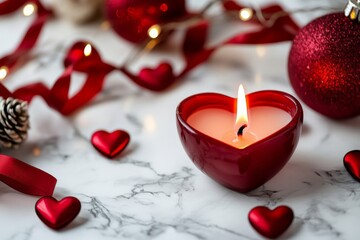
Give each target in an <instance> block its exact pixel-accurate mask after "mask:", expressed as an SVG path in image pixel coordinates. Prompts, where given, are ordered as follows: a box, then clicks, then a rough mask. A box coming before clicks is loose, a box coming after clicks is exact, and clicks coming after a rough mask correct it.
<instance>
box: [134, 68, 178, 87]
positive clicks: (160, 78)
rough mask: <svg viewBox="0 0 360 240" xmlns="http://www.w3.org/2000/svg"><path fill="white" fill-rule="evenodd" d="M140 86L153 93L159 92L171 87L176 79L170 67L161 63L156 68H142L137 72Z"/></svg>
mask: <svg viewBox="0 0 360 240" xmlns="http://www.w3.org/2000/svg"><path fill="white" fill-rule="evenodd" d="M139 78H140V80H141V81H142V83H141V85H142V86H143V87H146V88H148V89H151V90H154V91H161V90H163V89H165V88H167V87H168V86H169V85H171V84H172V83H173V82H174V80H175V79H176V78H175V76H174V73H173V69H172V66H171V65H170V64H169V63H167V62H163V63H160V64H159V65H158V66H157V67H156V68H143V69H142V70H141V71H140V72H139Z"/></svg>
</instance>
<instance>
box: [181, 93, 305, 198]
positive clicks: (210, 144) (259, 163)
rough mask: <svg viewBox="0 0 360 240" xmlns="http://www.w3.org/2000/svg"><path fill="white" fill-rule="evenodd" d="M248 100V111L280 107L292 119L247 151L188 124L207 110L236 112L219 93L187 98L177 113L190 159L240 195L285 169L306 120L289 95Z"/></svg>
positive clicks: (253, 95) (255, 95) (260, 95)
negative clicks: (189, 119) (200, 112)
mask: <svg viewBox="0 0 360 240" xmlns="http://www.w3.org/2000/svg"><path fill="white" fill-rule="evenodd" d="M247 99H248V107H249V108H252V107H258V106H270V107H275V108H279V109H282V110H284V111H286V112H287V113H289V115H290V116H291V120H290V122H289V123H288V124H287V125H286V126H284V127H282V128H281V129H279V130H277V131H276V132H274V133H272V134H271V135H269V136H267V137H265V138H263V139H261V140H259V141H257V142H255V143H253V144H251V145H249V146H247V147H245V148H244V149H238V148H235V147H233V146H231V145H229V144H226V143H224V142H222V141H220V140H217V139H214V138H212V137H210V136H207V135H206V134H204V133H202V132H200V131H198V130H196V129H194V128H193V127H191V126H190V125H189V124H188V123H187V119H188V118H189V116H191V115H192V114H193V113H195V112H196V111H198V110H201V109H204V108H220V109H224V110H227V111H229V112H234V106H235V104H236V103H235V102H236V99H234V98H231V97H228V96H225V95H221V94H217V93H203V94H198V95H193V96H190V97H188V98H186V99H185V100H183V101H182V102H181V103H180V104H179V106H178V108H177V111H176V118H177V129H178V133H179V136H180V139H181V142H182V145H183V147H184V149H185V151H186V153H187V154H188V156H189V157H190V159H191V160H192V161H193V162H194V163H195V165H196V166H197V167H198V168H199V169H200V170H201V171H203V172H204V173H205V174H206V175H208V176H209V177H211V178H212V179H214V180H215V181H217V182H218V183H220V184H222V185H224V186H225V187H228V188H230V189H233V190H236V191H239V192H248V191H251V190H253V189H255V188H257V187H259V186H261V185H263V184H264V183H265V182H267V181H268V180H269V179H270V178H272V177H273V176H274V175H275V174H276V173H278V172H279V171H280V170H281V169H282V167H283V166H284V165H285V164H286V163H287V161H288V160H289V159H290V157H291V155H292V154H293V152H294V150H295V148H296V145H297V143H298V141H299V137H300V134H301V127H302V121H303V110H302V107H301V104H300V103H299V101H297V100H296V99H295V98H294V97H293V96H291V95H289V94H287V93H284V92H280V91H260V92H255V93H251V94H249V95H247ZM219 124H221V123H219Z"/></svg>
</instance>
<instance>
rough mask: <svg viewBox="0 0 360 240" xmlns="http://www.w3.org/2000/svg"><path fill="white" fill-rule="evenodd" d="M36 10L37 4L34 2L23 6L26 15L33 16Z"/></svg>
mask: <svg viewBox="0 0 360 240" xmlns="http://www.w3.org/2000/svg"><path fill="white" fill-rule="evenodd" d="M35 10H36V6H35V5H34V4H32V3H29V4H26V5H25V6H24V8H23V14H24V16H25V17H28V16H31V15H32V14H33V13H34V12H35Z"/></svg>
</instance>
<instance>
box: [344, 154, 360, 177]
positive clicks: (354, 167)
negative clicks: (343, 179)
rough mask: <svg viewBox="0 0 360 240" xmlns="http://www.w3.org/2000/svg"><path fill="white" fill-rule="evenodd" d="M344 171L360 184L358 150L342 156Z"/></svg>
mask: <svg viewBox="0 0 360 240" xmlns="http://www.w3.org/2000/svg"><path fill="white" fill-rule="evenodd" d="M344 166H345V169H346V170H347V171H348V172H349V173H350V175H351V176H352V177H353V178H354V179H355V180H356V181H359V182H360V150H354V151H350V152H348V153H347V154H345V156H344Z"/></svg>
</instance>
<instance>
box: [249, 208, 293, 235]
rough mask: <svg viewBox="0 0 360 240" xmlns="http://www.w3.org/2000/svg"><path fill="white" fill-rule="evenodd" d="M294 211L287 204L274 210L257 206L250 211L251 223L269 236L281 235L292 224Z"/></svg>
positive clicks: (262, 233)
mask: <svg viewBox="0 0 360 240" xmlns="http://www.w3.org/2000/svg"><path fill="white" fill-rule="evenodd" d="M293 219H294V212H293V211H292V210H291V208H289V207H287V206H279V207H277V208H275V209H274V210H270V209H268V208H267V207H262V206H259V207H255V208H253V209H252V210H251V211H250V212H249V221H250V224H251V225H252V226H253V228H255V230H256V231H257V232H258V233H260V234H261V235H263V236H264V237H267V238H276V237H278V236H280V235H281V234H282V233H283V232H285V230H286V229H287V228H288V227H289V226H290V224H291V223H292V221H293Z"/></svg>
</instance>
